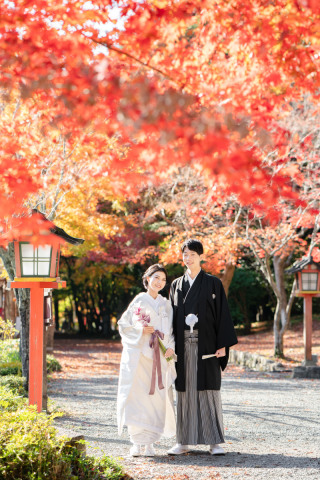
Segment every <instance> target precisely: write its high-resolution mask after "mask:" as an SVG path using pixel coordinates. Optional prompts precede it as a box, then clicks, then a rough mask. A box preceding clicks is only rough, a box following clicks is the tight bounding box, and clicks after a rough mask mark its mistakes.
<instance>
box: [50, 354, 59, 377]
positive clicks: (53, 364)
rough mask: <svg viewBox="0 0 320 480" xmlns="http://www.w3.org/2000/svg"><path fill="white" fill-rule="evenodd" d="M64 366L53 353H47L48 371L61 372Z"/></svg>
mask: <svg viewBox="0 0 320 480" xmlns="http://www.w3.org/2000/svg"><path fill="white" fill-rule="evenodd" d="M61 370H62V367H61V365H60V363H59V361H58V360H57V359H56V358H55V357H54V356H53V355H47V372H48V373H51V372H60V371H61Z"/></svg>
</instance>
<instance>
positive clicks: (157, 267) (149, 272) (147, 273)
mask: <svg viewBox="0 0 320 480" xmlns="http://www.w3.org/2000/svg"><path fill="white" fill-rule="evenodd" d="M156 272H163V273H164V274H165V276H166V280H168V274H167V271H166V269H165V268H164V266H163V265H161V264H160V263H156V264H155V265H151V267H149V268H148V269H147V270H146V271H145V272H144V274H143V276H142V283H143V286H144V288H146V289H147V288H148V280H147V277H151V275H153V274H154V273H156Z"/></svg>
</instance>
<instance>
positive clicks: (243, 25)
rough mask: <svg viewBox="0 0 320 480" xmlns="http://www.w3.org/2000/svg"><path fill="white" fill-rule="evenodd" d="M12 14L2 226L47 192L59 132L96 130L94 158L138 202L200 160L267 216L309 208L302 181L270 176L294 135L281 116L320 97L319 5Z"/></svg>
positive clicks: (20, 2) (1, 48)
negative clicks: (282, 201) (46, 173)
mask: <svg viewBox="0 0 320 480" xmlns="http://www.w3.org/2000/svg"><path fill="white" fill-rule="evenodd" d="M1 10H2V11H1V20H0V52H1V53H0V63H1V71H0V87H1V93H2V108H3V110H4V112H5V117H4V120H3V121H2V122H1V127H0V139H1V144H0V145H1V147H0V150H1V160H0V162H1V163H0V172H1V190H0V216H1V218H3V219H4V220H2V221H1V222H2V223H1V228H2V229H3V230H5V229H6V228H7V227H6V225H7V224H8V222H9V223H10V222H11V220H12V216H13V215H17V214H21V213H22V212H23V207H22V206H23V204H24V202H25V201H26V200H27V198H28V196H29V195H30V194H34V193H36V192H37V191H38V189H39V188H42V187H43V185H42V183H41V174H39V172H41V171H42V169H43V162H44V159H46V158H47V157H48V153H49V151H50V150H47V152H45V151H44V150H45V149H46V148H49V144H48V143H47V145H46V146H45V147H44V150H42V147H40V148H38V146H39V145H40V146H41V145H43V141H44V140H43V139H45V140H48V139H51V140H52V141H53V142H54V137H55V135H57V134H56V132H57V131H59V134H60V135H62V137H63V138H64V139H69V138H70V135H71V136H72V138H73V139H79V136H80V132H83V131H84V130H85V129H89V130H90V132H91V133H90V135H91V136H90V140H89V135H87V138H86V139H83V138H82V140H81V142H82V144H85V143H86V142H87V141H88V142H91V146H92V148H93V150H95V153H93V150H92V156H91V157H90V158H91V165H93V164H95V162H97V165H96V167H97V168H96V170H95V175H97V176H99V175H100V176H102V175H108V177H109V179H110V185H111V187H112V189H113V191H114V192H117V194H118V195H125V196H131V197H133V198H134V197H135V198H136V197H137V195H138V192H139V189H140V187H141V185H144V184H146V182H148V181H153V182H159V181H161V180H162V177H163V176H164V174H166V175H167V174H168V172H169V173H170V171H172V169H173V168H174V167H177V166H183V165H186V164H189V165H192V166H193V167H194V168H196V169H198V171H200V172H201V173H202V175H204V177H205V179H206V180H207V181H208V183H209V184H211V183H212V182H213V181H216V180H219V181H220V182H223V183H224V187H225V190H226V193H227V194H231V193H232V194H237V196H238V198H239V201H240V202H241V203H243V204H246V203H252V204H254V205H255V206H256V208H257V209H260V212H261V211H262V210H266V209H271V214H272V213H274V209H273V207H274V205H275V204H276V202H277V201H278V199H279V196H283V197H285V198H291V199H293V200H297V194H296V192H295V191H294V189H292V183H291V179H292V176H294V175H296V174H297V172H295V171H293V170H289V171H288V170H284V169H281V168H279V169H277V168H273V169H272V171H271V170H270V168H269V165H268V163H266V162H265V158H266V156H267V155H268V154H269V153H270V152H274V151H276V152H277V155H276V158H275V159H274V166H275V165H279V166H281V165H282V162H283V161H284V159H286V158H287V156H288V153H289V151H290V147H289V144H290V133H288V131H287V130H286V129H285V128H284V127H283V126H281V124H280V123H279V119H280V116H282V117H283V116H285V115H288V114H289V113H290V110H291V108H292V103H291V102H292V101H298V100H299V99H300V98H301V96H302V95H303V94H304V93H306V92H308V93H309V94H310V95H311V97H316V94H317V92H318V90H319V87H320V77H319V60H318V58H319V44H320V43H319V37H320V29H319V19H320V16H319V13H320V12H319V7H318V3H317V2H315V1H313V0H309V1H308V0H289V1H288V0H286V1H285V0H275V1H274V2H270V1H267V0H256V1H250V2H249V1H246V2H241V3H239V2H237V1H235V0H234V1H229V0H228V1H227V0H217V1H215V2H212V1H209V0H207V1H206V0H193V1H187V0H179V1H175V2H171V1H164V0H153V1H145V2H140V1H131V0H128V1H127V2H125V4H124V5H123V6H122V7H121V8H120V7H116V6H115V5H114V2H112V1H111V0H101V1H100V2H99V3H98V4H90V3H88V2H86V1H84V0H79V1H77V2H75V1H62V0H57V1H56V2H48V1H44V0H34V1H28V0H16V1H15V2H5V3H3V4H2V6H1ZM8 102H9V105H10V102H11V105H16V106H17V111H16V110H15V108H14V109H12V108H11V110H10V107H8ZM16 102H18V104H17V103H16ZM22 107H23V108H24V109H26V110H25V112H27V113H28V115H29V116H30V118H29V120H27V119H26V118H25V119H22V118H21V115H20V113H19V109H20V108H22ZM8 108H9V110H10V112H8ZM27 113H26V115H27ZM35 119H37V121H39V122H40V123H41V125H40V127H39V130H38V133H37V135H36V136H35V133H34V132H32V131H31V130H30V124H31V123H33V122H34V121H35ZM38 134H42V136H43V138H42V139H41V138H40V137H39V136H38ZM70 141H71V142H72V141H73V140H70ZM22 145H23V147H22ZM102 160H103V161H102ZM266 186H267V188H266ZM20 225H22V223H21V222H20Z"/></svg>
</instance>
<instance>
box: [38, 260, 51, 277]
mask: <svg viewBox="0 0 320 480" xmlns="http://www.w3.org/2000/svg"><path fill="white" fill-rule="evenodd" d="M49 274H50V262H40V261H39V262H38V275H39V276H40V277H43V276H45V277H48V276H49Z"/></svg>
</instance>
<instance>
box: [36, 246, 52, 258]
mask: <svg viewBox="0 0 320 480" xmlns="http://www.w3.org/2000/svg"><path fill="white" fill-rule="evenodd" d="M51 248H52V247H51V246H50V245H44V246H39V247H38V249H37V250H38V258H41V259H44V258H46V259H47V260H50V256H51Z"/></svg>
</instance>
